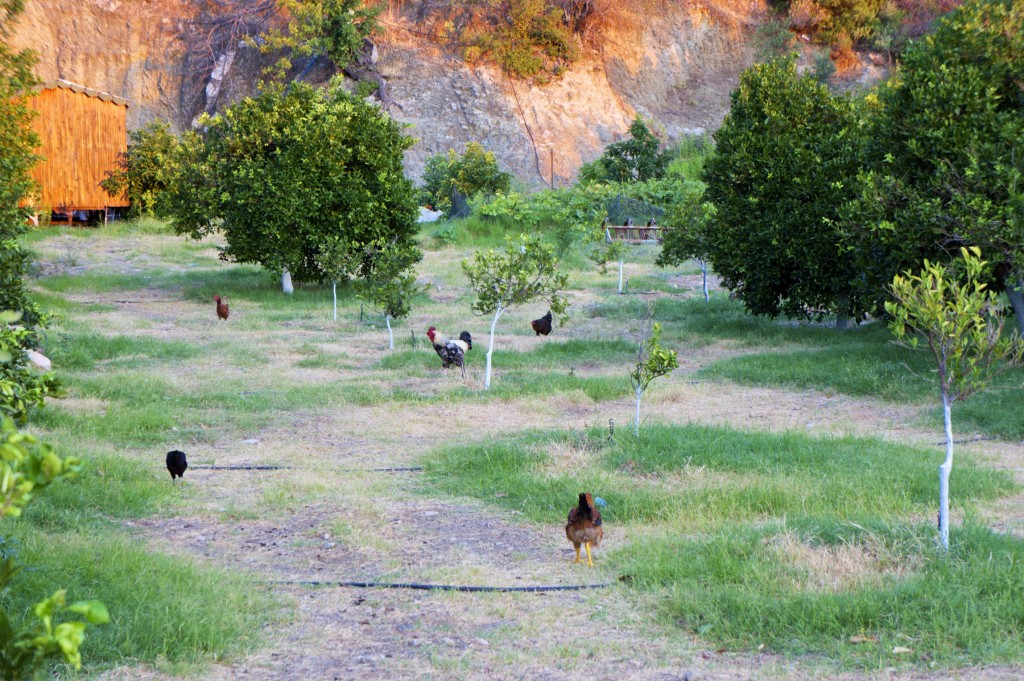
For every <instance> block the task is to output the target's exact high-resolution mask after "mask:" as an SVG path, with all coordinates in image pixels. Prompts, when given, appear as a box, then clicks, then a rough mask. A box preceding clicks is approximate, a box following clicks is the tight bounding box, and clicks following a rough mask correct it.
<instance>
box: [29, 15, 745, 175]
mask: <svg viewBox="0 0 1024 681" xmlns="http://www.w3.org/2000/svg"><path fill="white" fill-rule="evenodd" d="M255 4H258V3H253V5H255ZM648 4H649V6H650V7H655V8H657V10H658V11H657V12H654V13H653V14H650V15H648V16H640V15H637V16H634V17H632V20H631V21H629V22H626V23H625V24H623V25H622V26H613V27H611V28H610V29H608V30H607V31H606V35H604V38H603V40H602V43H601V48H600V51H592V52H590V53H587V54H585V55H584V56H583V58H582V59H581V60H580V61H578V62H576V63H575V64H574V65H573V67H572V68H571V69H570V70H569V71H567V72H566V74H565V75H564V76H563V77H562V78H560V79H558V80H555V81H552V82H550V83H548V84H546V85H544V86H539V85H536V84H531V83H528V82H524V81H513V80H511V79H509V78H508V77H506V76H505V75H504V74H502V73H501V72H500V71H499V70H497V69H495V68H493V67H491V66H470V65H467V64H466V63H465V62H463V61H462V60H461V59H459V58H458V56H457V55H455V54H453V53H452V52H451V51H449V50H446V49H445V48H444V47H443V46H439V45H437V44H435V43H434V42H433V41H432V40H431V39H430V38H429V36H426V35H424V33H423V32H419V31H418V30H417V24H416V18H415V12H410V11H409V9H410V8H409V7H408V6H407V3H397V2H395V3H392V5H393V6H392V7H391V8H390V9H389V11H388V13H386V14H385V15H384V17H383V18H384V19H385V22H386V23H385V25H386V27H387V29H386V32H385V34H384V35H383V36H380V37H379V39H378V47H379V59H378V62H377V68H378V70H379V71H380V73H381V74H382V75H384V76H385V77H386V78H387V80H388V83H389V87H390V94H391V96H392V97H393V99H394V102H395V103H394V105H393V106H392V107H391V113H392V115H393V116H394V117H395V118H397V119H398V120H401V121H403V122H406V123H408V124H410V129H409V133H410V134H411V135H412V136H414V137H415V138H417V140H418V142H417V144H416V145H415V146H414V147H413V148H412V149H410V150H409V152H408V156H407V167H408V172H409V175H410V176H411V177H414V178H415V177H419V174H420V172H421V170H422V167H423V163H424V162H425V160H426V159H427V158H428V157H429V156H430V155H432V154H434V153H438V152H444V151H447V150H448V149H450V148H455V149H461V148H462V147H463V145H464V144H465V143H466V142H468V141H471V140H477V141H480V142H482V143H483V144H484V145H485V146H486V147H487V148H488V149H491V150H493V151H494V152H495V153H496V154H497V155H498V158H499V160H500V162H501V164H502V165H503V167H505V168H507V169H509V170H511V171H512V172H514V173H515V174H516V175H517V176H518V177H520V178H522V179H523V180H525V181H527V182H528V183H530V184H532V185H535V186H541V185H547V184H554V185H560V184H565V183H567V182H569V181H570V180H571V179H572V178H573V177H574V175H575V173H576V171H577V169H578V168H579V166H580V164H581V163H583V162H585V161H589V160H591V159H593V158H596V157H597V156H598V155H600V153H601V149H602V148H603V147H604V146H605V145H606V144H608V143H609V142H613V141H616V140H618V139H621V138H622V136H623V135H624V134H625V132H626V129H627V128H628V126H629V123H630V122H631V121H632V119H633V117H634V116H635V115H636V114H637V113H640V114H642V115H644V116H645V117H647V118H649V119H651V120H653V121H655V122H656V127H659V128H660V132H661V133H662V135H663V136H664V137H665V138H666V139H674V138H678V137H679V136H681V135H686V134H695V133H696V134H699V133H700V132H703V131H706V130H710V129H714V128H715V127H717V125H718V124H719V123H720V121H721V119H722V116H723V115H724V113H725V110H726V108H727V106H728V93H729V92H730V90H731V89H732V88H733V87H735V84H736V82H737V78H738V74H739V72H740V71H741V70H742V69H743V68H744V67H746V66H747V65H748V64H749V63H750V62H751V61H752V49H751V47H750V40H749V37H750V32H751V29H752V27H753V26H754V25H755V24H756V22H757V21H758V18H759V17H760V16H761V15H762V13H763V11H764V6H763V0H703V1H701V0H682V1H677V2H673V1H671V0H653V1H652V2H651V3H648ZM396 5H397V7H396ZM202 6H203V3H202V2H189V1H187V0H28V2H27V5H26V10H25V13H24V14H23V15H22V16H21V17H20V18H19V21H18V24H17V26H16V30H15V39H14V42H15V45H16V46H17V47H31V48H33V49H34V50H36V52H37V53H38V54H39V57H40V59H39V65H38V67H37V73H38V75H39V77H40V78H41V79H43V80H49V79H52V78H63V79H65V80H70V81H72V82H77V83H80V84H83V85H86V86H88V87H91V88H95V89H98V90H105V91H108V92H111V93H113V94H116V95H119V96H121V97H125V98H127V99H128V100H129V101H130V102H131V107H130V108H129V121H128V123H129V127H137V126H139V125H142V124H143V123H145V122H146V121H148V120H150V119H153V118H156V117H160V118H166V119H169V120H171V121H172V122H173V124H174V125H175V127H177V128H178V129H184V128H187V127H188V126H189V125H190V124H191V121H192V120H193V119H194V117H195V116H196V115H197V114H198V113H199V112H201V111H203V110H214V109H216V108H219V107H222V106H223V105H224V104H226V103H228V102H231V101H234V100H236V99H238V98H240V97H242V96H245V95H246V94H249V93H250V92H251V91H252V87H253V84H254V83H255V82H256V80H257V75H258V73H259V67H260V65H261V60H262V59H264V58H262V57H261V56H260V55H259V54H258V53H256V51H255V50H253V49H252V48H249V47H245V46H244V45H242V44H241V43H240V42H239V40H238V39H237V37H235V34H234V33H230V32H228V33H225V34H224V36H226V37H224V36H222V39H220V40H219V42H217V41H210V40H206V37H207V36H208V35H209V33H204V31H207V32H209V31H212V30H213V29H212V28H211V24H209V23H208V22H207V23H203V22H202V21H200V17H198V16H197V15H198V14H199V13H200V12H201V11H202ZM236 23H241V22H236ZM233 28H237V26H234V27H233ZM197 39H201V40H198V42H197ZM323 70H324V69H320V71H323ZM326 75H329V74H325V73H322V72H317V71H316V70H315V69H314V70H313V71H312V72H310V73H308V74H307V75H306V77H307V78H323V77H325V76H326Z"/></svg>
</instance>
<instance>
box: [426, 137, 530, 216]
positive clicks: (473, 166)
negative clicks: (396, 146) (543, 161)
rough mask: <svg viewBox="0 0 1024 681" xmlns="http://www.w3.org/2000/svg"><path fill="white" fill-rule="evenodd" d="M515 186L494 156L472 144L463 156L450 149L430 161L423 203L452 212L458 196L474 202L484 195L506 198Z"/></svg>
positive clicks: (470, 143)
mask: <svg viewBox="0 0 1024 681" xmlns="http://www.w3.org/2000/svg"><path fill="white" fill-rule="evenodd" d="M511 186H512V174H511V173H507V172H505V171H503V170H502V169H501V168H499V167H498V162H497V160H495V158H494V153H493V152H490V151H487V150H486V149H485V148H484V146H483V145H482V144H480V143H479V142H469V143H467V144H466V150H465V151H464V152H462V155H461V156H460V155H458V154H457V153H456V152H455V150H454V149H450V150H449V151H448V153H447V154H435V155H434V156H431V157H430V158H429V159H427V165H426V167H425V168H424V169H423V187H422V188H421V189H420V200H421V201H422V202H423V203H426V204H430V205H432V206H434V208H435V209H436V210H443V211H445V212H449V211H450V210H451V208H452V200H453V196H454V194H455V192H458V193H459V194H461V195H462V196H463V197H465V198H467V199H472V198H473V197H475V196H477V195H478V194H481V193H485V194H505V193H508V191H509V188H510V187H511Z"/></svg>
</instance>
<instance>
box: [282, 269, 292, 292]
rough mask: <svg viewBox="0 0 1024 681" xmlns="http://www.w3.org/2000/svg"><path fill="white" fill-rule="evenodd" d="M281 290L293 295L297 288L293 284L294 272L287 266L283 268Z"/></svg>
mask: <svg viewBox="0 0 1024 681" xmlns="http://www.w3.org/2000/svg"><path fill="white" fill-rule="evenodd" d="M281 290H282V291H284V292H285V293H287V294H288V295H291V294H292V293H294V292H295V288H294V287H293V286H292V273H291V272H289V271H288V268H287V267H285V268H284V269H283V270H281Z"/></svg>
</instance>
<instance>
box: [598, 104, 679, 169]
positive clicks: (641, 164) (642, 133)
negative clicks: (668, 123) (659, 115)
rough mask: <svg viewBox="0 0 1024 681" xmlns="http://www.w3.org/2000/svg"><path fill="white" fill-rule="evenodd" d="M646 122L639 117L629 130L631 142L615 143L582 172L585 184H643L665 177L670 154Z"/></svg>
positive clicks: (606, 148) (629, 140)
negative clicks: (663, 149)
mask: <svg viewBox="0 0 1024 681" xmlns="http://www.w3.org/2000/svg"><path fill="white" fill-rule="evenodd" d="M660 147H661V143H660V142H659V141H658V138H657V137H655V136H654V133H652V132H651V130H650V128H648V127H647V124H646V123H644V119H643V118H641V117H640V116H637V117H636V118H635V119H634V120H633V123H632V124H631V125H630V126H629V139H628V140H623V141H622V142H613V143H612V144H609V145H608V146H607V147H605V149H604V153H603V154H602V155H601V157H600V158H599V159H597V160H596V161H593V162H591V163H588V164H585V165H584V166H583V167H582V168H580V180H581V181H583V182H644V181H646V180H655V179H658V178H660V177H662V176H664V175H665V170H666V169H667V168H668V164H669V161H670V160H671V154H670V153H669V152H667V151H662V150H661V148H660Z"/></svg>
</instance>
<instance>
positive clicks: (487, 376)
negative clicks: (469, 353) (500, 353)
mask: <svg viewBox="0 0 1024 681" xmlns="http://www.w3.org/2000/svg"><path fill="white" fill-rule="evenodd" d="M504 311H505V310H504V308H502V307H501V306H500V305H499V306H498V309H497V311H496V312H495V313H494V319H493V320H492V321H491V337H490V339H489V340H488V341H487V368H486V369H485V370H484V390H490V388H491V354H492V353H493V352H494V327H496V326H497V325H498V317H500V316H501V313H502V312H504Z"/></svg>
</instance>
